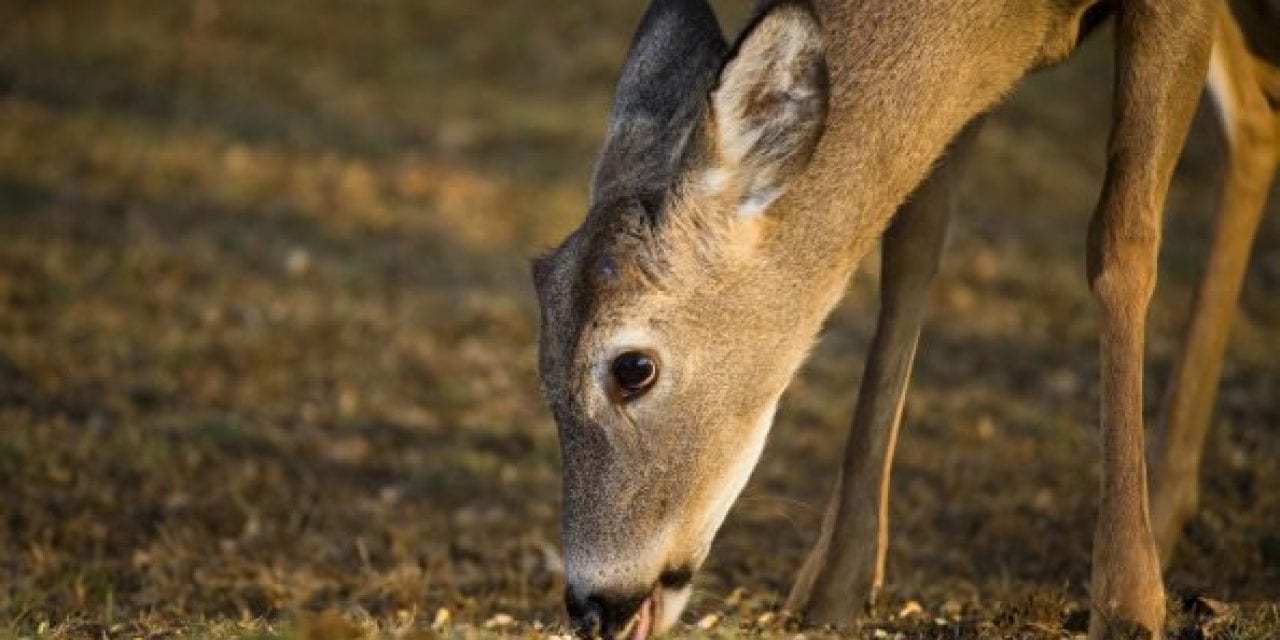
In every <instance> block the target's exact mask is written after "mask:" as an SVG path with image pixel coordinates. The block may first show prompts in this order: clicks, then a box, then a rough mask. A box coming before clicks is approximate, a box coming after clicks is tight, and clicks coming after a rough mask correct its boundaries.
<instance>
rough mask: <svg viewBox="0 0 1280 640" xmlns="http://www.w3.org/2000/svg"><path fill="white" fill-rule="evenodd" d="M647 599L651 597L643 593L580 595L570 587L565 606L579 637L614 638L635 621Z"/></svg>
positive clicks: (567, 591)
mask: <svg viewBox="0 0 1280 640" xmlns="http://www.w3.org/2000/svg"><path fill="white" fill-rule="evenodd" d="M646 597H648V594H647V593H644V592H640V591H637V592H635V593H629V594H625V595H616V594H604V593H595V594H580V593H577V592H575V591H574V589H573V587H569V588H566V589H565V591H564V606H565V610H566V611H567V612H568V613H569V618H570V619H571V620H572V621H573V626H574V627H576V628H577V630H578V635H579V636H581V637H583V638H605V639H612V638H613V637H614V636H616V635H617V634H619V633H621V632H622V630H623V629H625V628H626V626H627V623H629V622H631V618H633V617H635V615H636V612H637V611H639V610H640V605H642V604H644V600H645V598H646Z"/></svg>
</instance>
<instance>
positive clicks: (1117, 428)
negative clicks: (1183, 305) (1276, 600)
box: [1088, 0, 1213, 640]
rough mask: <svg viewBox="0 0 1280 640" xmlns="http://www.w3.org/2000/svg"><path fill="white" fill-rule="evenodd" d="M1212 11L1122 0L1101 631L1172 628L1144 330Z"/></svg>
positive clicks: (1109, 199) (1108, 293) (1096, 611)
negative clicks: (1147, 426) (1153, 473)
mask: <svg viewBox="0 0 1280 640" xmlns="http://www.w3.org/2000/svg"><path fill="white" fill-rule="evenodd" d="M1212 15H1213V14H1212V12H1211V10H1210V6H1209V5H1208V3H1207V2H1205V1H1204V0H1146V1H1141V0H1139V1H1132V0H1131V1H1129V2H1122V3H1120V6H1119V15H1118V21H1117V25H1116V82H1115V100H1116V102H1115V108H1114V113H1113V121H1112V130H1111V138H1110V140H1109V142H1108V163H1107V177H1106V182H1105V184H1104V185H1103V191H1102V198H1101V200H1100V202H1099V204H1098V209H1097V211H1096V213H1095V214H1094V216H1093V219H1092V221H1091V222H1090V225H1089V242H1088V277H1089V283H1090V287H1091V289H1092V290H1093V293H1094V296H1095V298H1096V299H1097V302H1098V306H1099V309H1100V312H1101V318H1100V323H1099V324H1100V327H1099V329H1100V352H1101V361H1102V362H1101V365H1102V366H1101V369H1102V394H1101V396H1102V406H1101V422H1102V427H1101V431H1102V495H1101V500H1100V503H1099V508H1098V522H1097V530H1096V531H1095V533H1094V541H1093V576H1092V584H1091V587H1090V599H1091V600H1092V606H1093V616H1092V619H1091V622H1090V626H1089V635H1090V637H1091V638H1093V639H1094V640H1100V639H1101V638H1111V637H1125V638H1127V637H1132V636H1133V635H1134V634H1135V633H1137V634H1138V635H1144V634H1150V636H1151V637H1157V638H1159V637H1162V634H1163V625H1164V614H1165V603H1164V586H1163V583H1162V582H1161V579H1160V559H1159V557H1158V555H1157V553H1156V546H1155V543H1154V540H1153V539H1152V535H1151V523H1150V517H1149V515H1148V507H1147V470H1146V464H1145V459H1144V458H1145V455H1144V451H1143V432H1142V430H1143V427H1142V424H1143V423H1142V409H1143V404H1142V368H1143V355H1144V353H1143V351H1144V332H1145V330H1146V316H1147V305H1148V302H1149V301H1150V299H1151V294H1152V291H1153V289H1154V287H1155V278H1156V254H1157V250H1158V245H1159V240H1160V227H1161V219H1160V218H1161V215H1162V211H1163V209H1164V199H1165V193H1166V191H1167V190H1168V186H1169V179H1170V177H1171V175H1172V172H1173V167H1174V163H1175V162H1176V160H1177V157H1178V154H1179V152H1180V151H1181V149H1182V144H1183V141H1184V140H1185V138H1186V133H1187V128H1188V125H1189V123H1190V119H1191V114H1192V112H1193V111H1194V109H1195V106H1196V98H1197V96H1198V94H1199V91H1200V87H1201V82H1202V79H1203V78H1204V74H1205V69H1206V66H1207V61H1208V53H1209V45H1210V33H1211V31H1210V27H1211V17H1212Z"/></svg>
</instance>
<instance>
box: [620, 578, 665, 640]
mask: <svg viewBox="0 0 1280 640" xmlns="http://www.w3.org/2000/svg"><path fill="white" fill-rule="evenodd" d="M662 591H663V589H662V586H661V585H658V586H656V587H654V588H653V591H651V592H650V593H649V597H647V598H645V599H644V602H642V603H640V609H639V610H638V611H636V614H635V616H633V617H632V618H631V622H628V623H627V626H626V627H625V628H623V630H622V633H620V634H618V637H619V638H626V640H648V639H649V637H650V636H652V635H653V634H654V633H656V632H657V631H658V629H657V628H656V627H657V626H658V623H659V622H661V620H662Z"/></svg>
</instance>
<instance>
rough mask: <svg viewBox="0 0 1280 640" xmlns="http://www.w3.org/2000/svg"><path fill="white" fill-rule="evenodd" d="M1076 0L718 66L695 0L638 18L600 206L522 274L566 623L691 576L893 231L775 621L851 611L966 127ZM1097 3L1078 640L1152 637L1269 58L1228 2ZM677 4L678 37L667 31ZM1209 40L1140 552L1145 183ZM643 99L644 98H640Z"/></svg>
mask: <svg viewBox="0 0 1280 640" xmlns="http://www.w3.org/2000/svg"><path fill="white" fill-rule="evenodd" d="M1092 4H1093V3H1092V2H1088V1H1073V0H1038V1H1018V2H990V1H986V0H959V1H957V2H947V3H937V2H926V1H925V0H893V1H881V2H835V1H831V2H816V3H813V5H812V6H811V5H810V4H809V3H807V2H783V3H776V4H774V5H770V6H769V7H768V8H767V10H765V11H762V12H761V14H760V15H761V17H760V18H758V19H757V20H756V21H754V22H753V25H752V27H750V28H749V29H748V30H747V32H746V34H745V36H744V38H743V40H742V41H741V42H740V43H739V44H738V46H737V47H735V49H734V50H733V52H732V53H730V54H729V57H728V61H727V63H725V64H724V65H723V68H721V67H720V66H719V65H710V64H707V61H708V60H712V59H715V58H716V57H717V56H719V55H721V54H722V53H723V51H724V50H725V48H724V46H723V43H722V42H720V41H719V40H718V28H717V29H713V28H712V27H711V26H709V24H708V23H707V22H706V13H705V5H703V4H702V3H701V2H700V1H697V2H695V1H694V0H657V1H656V2H655V3H654V6H653V7H651V9H650V13H649V14H648V15H647V16H646V19H645V21H644V22H643V23H642V26H641V31H640V33H638V34H637V45H635V46H634V47H633V54H632V58H631V60H629V62H628V68H627V70H624V74H623V80H622V82H621V83H620V87H619V105H620V106H619V107H615V113H614V122H613V123H612V124H611V127H610V136H609V139H608V140H607V141H606V144H605V151H604V152H603V154H602V157H601V162H600V165H599V167H598V169H597V174H596V188H595V189H594V190H593V202H592V210H591V212H590V213H589V214H588V216H587V220H586V222H585V223H584V224H583V226H582V227H581V228H580V229H579V230H577V231H576V232H574V234H573V235H571V236H570V237H569V238H568V239H567V240H566V241H565V243H564V244H562V245H561V246H560V247H559V248H557V250H556V251H554V252H553V253H552V254H550V255H549V256H548V257H547V258H544V259H543V260H541V261H540V262H539V263H538V265H537V266H536V268H535V272H536V280H537V284H538V290H539V296H540V300H541V302H542V308H543V323H542V327H543V328H542V338H541V372H542V376H543V381H544V385H545V387H546V392H547V396H548V399H549V401H550V403H551V406H552V410H553V412H554V413H555V415H556V419H557V422H558V424H559V426H560V431H561V439H562V447H563V452H564V457H565V519H564V536H565V547H566V560H567V564H568V580H569V583H570V590H571V591H570V594H569V596H568V597H569V603H570V608H571V612H574V613H575V615H576V616H578V617H579V618H580V619H592V620H594V621H595V623H596V624H599V623H600V621H601V620H603V621H604V623H603V624H602V625H599V626H595V627H591V629H589V630H593V631H602V632H604V633H606V634H608V633H613V632H614V631H616V630H618V629H620V628H622V626H623V625H624V623H625V622H626V620H627V619H628V618H629V617H630V615H631V613H632V612H634V610H635V608H636V607H637V606H638V603H639V602H640V601H641V600H642V599H643V598H644V597H646V595H647V594H649V593H650V592H651V591H653V592H654V593H659V592H662V589H657V590H655V589H656V588H655V585H656V584H658V583H659V580H660V578H662V577H663V576H664V575H667V576H670V575H674V574H675V573H681V572H685V573H687V571H689V570H692V569H695V568H696V567H697V566H698V565H699V564H700V563H701V561H702V559H703V558H704V557H705V554H706V551H707V546H708V545H709V543H710V539H711V536H712V535H713V534H714V532H715V529H716V528H717V527H718V526H719V524H720V520H721V519H722V518H723V515H724V514H723V511H724V508H727V502H726V499H730V500H731V499H732V497H733V496H734V495H736V492H737V491H738V490H739V489H740V488H741V482H742V481H744V480H745V475H744V470H749V469H750V466H751V465H752V464H754V461H755V455H756V454H757V453H758V451H759V445H760V444H761V442H762V440H763V438H764V432H765V431H767V429H768V421H769V418H770V417H771V411H772V407H773V405H774V403H775V402H776V401H777V398H778V397H779V395H780V394H781V393H782V390H783V389H784V388H785V386H786V385H787V383H788V381H789V380H790V378H791V377H792V375H793V373H794V371H795V370H796V368H797V367H798V366H799V365H800V363H801V361H802V360H803V358H804V356H805V354H806V352H807V349H808V346H809V344H810V343H811V342H812V340H813V338H814V336H815V335H816V333H817V331H818V329H819V327H820V325H821V323H822V321H823V319H824V318H825V316H826V314H827V313H828V312H829V310H830V309H831V307H832V306H833V305H834V304H835V302H836V301H837V300H838V298H839V296H840V295H841V293H842V292H843V289H844V287H845V284H846V282H847V280H848V278H849V275H850V274H851V273H852V271H853V270H854V268H855V267H856V265H857V264H858V262H859V261H860V260H861V258H862V257H863V256H864V255H865V254H866V252H867V251H868V249H869V248H870V246H871V243H872V242H874V241H875V240H876V239H878V238H880V237H881V236H882V235H884V236H885V255H884V260H885V269H884V278H885V284H884V293H883V298H882V304H883V308H882V310H881V317H880V321H879V327H878V329H877V334H876V340H875V342H874V344H873V346H872V352H871V354H870V359H869V361H868V364H867V375H866V376H864V383H863V388H862V391H861V393H860V396H859V401H858V408H857V412H856V415H855V420H854V429H853V437H852V438H851V440H850V443H849V446H848V449H847V451H846V456H845V460H844V465H843V470H842V474H841V481H840V482H839V483H838V484H837V490H836V492H835V494H834V495H833V497H832V501H831V506H830V508H829V510H828V517H827V519H826V521H825V523H824V527H823V532H822V534H821V536H820V538H819V541H818V544H817V546H816V547H815V549H814V552H813V553H812V554H811V556H810V558H809V560H808V561H807V562H806V564H805V567H804V568H803V569H802V571H801V574H800V576H799V578H798V580H797V583H796V588H795V590H794V591H793V593H792V597H791V600H790V606H791V607H793V609H794V610H795V611H797V612H798V613H800V614H802V615H803V616H804V617H805V618H806V619H807V620H809V621H810V622H830V623H843V622H848V621H849V620H850V619H851V617H852V616H854V615H856V611H857V608H856V607H853V606H851V605H854V604H855V603H858V602H862V601H865V600H866V599H867V598H869V597H870V596H871V595H873V593H874V590H875V588H877V587H878V585H879V583H880V581H881V579H882V576H883V557H884V556H883V554H884V547H885V545H886V543H887V523H886V522H885V516H884V514H885V510H884V503H885V500H886V498H887V487H888V477H889V470H890V465H891V462H892V449H893V442H894V441H895V439H896V431H897V428H898V423H899V421H900V414H901V403H902V398H903V396H904V394H905V390H906V380H907V378H908V376H909V372H910V368H911V362H912V359H913V356H914V352H915V345H916V341H917V338H918V335H919V329H920V324H921V321H922V317H923V309H924V303H925V299H926V298H927V291H928V287H929V283H930V281H931V279H932V275H933V273H934V272H935V271H936V268H937V262H938V254H939V252H940V251H941V246H942V241H941V239H942V237H943V236H944V235H945V223H946V218H947V212H948V211H949V208H950V203H951V200H952V198H951V194H952V192H953V189H952V185H953V184H954V181H955V176H956V175H957V174H958V173H959V172H958V170H957V168H958V166H959V165H960V164H961V163H962V158H963V153H964V151H965V148H966V147H967V146H968V140H969V139H970V138H971V137H972V135H971V133H970V134H965V135H960V133H961V131H962V130H964V129H965V128H966V127H968V131H970V132H972V131H976V129H977V126H978V125H977V123H976V119H977V118H978V116H979V115H980V114H981V113H982V112H983V111H985V110H987V109H988V108H990V107H991V106H992V105H994V104H995V103H997V102H998V101H999V100H1000V99H1001V97H1002V96H1003V95H1004V94H1005V93H1006V92H1007V91H1008V90H1009V89H1010V88H1011V87H1012V86H1014V84H1015V83H1016V82H1017V81H1018V80H1019V79H1020V78H1021V77H1022V76H1024V75H1025V74H1027V73H1028V72H1030V71H1032V70H1034V69H1036V68H1039V67H1042V66H1045V65H1049V64H1053V63H1056V62H1058V61H1060V60H1062V59H1064V58H1066V57H1068V55H1069V54H1070V52H1071V50H1072V48H1073V47H1074V46H1075V43H1076V42H1077V41H1078V40H1079V38H1080V35H1081V20H1082V18H1083V17H1084V16H1085V12H1086V10H1087V9H1089V8H1090V6H1091V5H1092ZM1114 11H1115V13H1116V16H1117V25H1116V47H1117V69H1116V79H1115V83H1116V84H1115V87H1116V104H1115V110H1114V114H1113V128H1112V135H1111V139H1110V142H1109V156H1108V171H1107V177H1106V181H1105V183H1104V186H1103V193H1102V197H1101V200H1100V202H1099V205H1098V208H1097V212H1096V214H1095V216H1094V219H1093V222H1092V224H1091V225H1090V233H1089V255H1088V271H1089V272H1088V278H1089V281H1090V283H1091V286H1092V288H1093V291H1094V293H1095V296H1096V298H1097V300H1098V303H1099V310H1100V313H1101V323H1100V327H1101V340H1100V347H1101V361H1102V408H1101V434H1102V442H1103V447H1102V449H1103V462H1104V476H1103V491H1102V496H1101V501H1100V511H1099V520H1098V528H1097V531H1096V534H1095V542H1094V559H1093V564H1094V569H1093V583H1092V587H1091V597H1092V600H1093V603H1094V607H1095V615H1094V617H1093V620H1094V622H1093V625H1092V627H1091V634H1090V635H1091V636H1092V637H1095V638H1098V637H1103V636H1106V635H1108V632H1109V629H1111V628H1112V627H1113V623H1114V626H1116V628H1128V627H1130V626H1132V624H1133V623H1136V624H1138V625H1140V626H1141V627H1144V628H1146V629H1148V630H1151V631H1152V632H1153V633H1155V634H1156V635H1159V633H1160V630H1161V627H1162V623H1163V618H1164V595H1163V589H1162V585H1161V581H1160V562H1159V556H1158V554H1157V542H1158V543H1159V548H1160V549H1163V550H1164V551H1165V553H1166V555H1167V552H1168V550H1169V549H1171V547H1172V541H1173V540H1176V537H1177V532H1178V529H1179V528H1180V526H1181V523H1182V521H1183V520H1184V519H1185V517H1186V516H1187V514H1188V512H1189V509H1190V508H1191V507H1193V506H1194V491H1195V489H1194V486H1195V481H1194V480H1195V478H1194V477H1195V469H1196V468H1197V466H1198V460H1199V450H1200V447H1201V444H1202V443H1203V432H1204V429H1205V425H1206V424H1207V421H1208V411H1209V408H1210V407H1211V406H1212V401H1213V393H1212V389H1213V387H1214V386H1215V385H1216V378H1217V371H1218V368H1220V363H1221V358H1222V350H1223V348H1224V344H1225V335H1226V327H1227V326H1228V325H1229V321H1230V315H1231V313H1230V308H1231V307H1232V306H1233V305H1234V301H1235V297H1236V295H1237V294H1238V290H1239V280H1240V278H1241V277H1242V272H1243V259H1244V256H1247V252H1248V247H1249V244H1250V243H1251V240H1252V235H1253V231H1254V228H1255V227H1256V218H1257V214H1258V212H1259V211H1260V210H1261V207H1262V202H1261V200H1262V198H1264V197H1265V192H1266V189H1265V187H1266V185H1267V184H1269V181H1270V178H1271V174H1272V173H1274V166H1275V164H1274V163H1275V156H1276V153H1277V148H1276V142H1275V139H1276V126H1277V125H1276V122H1277V121H1276V116H1275V113H1274V112H1273V110H1272V109H1273V107H1272V106H1271V105H1269V104H1267V102H1266V99H1265V95H1264V94H1263V93H1262V92H1263V91H1264V87H1265V84H1266V81H1265V77H1266V76H1267V74H1269V73H1271V68H1270V67H1268V66H1265V65H1264V64H1263V63H1261V62H1260V61H1259V60H1258V59H1256V58H1253V57H1250V55H1249V54H1248V52H1247V50H1246V48H1245V46H1244V40H1243V38H1242V36H1241V35H1240V33H1239V31H1238V29H1236V28H1234V23H1233V22H1232V21H1231V15H1230V14H1229V13H1227V12H1226V11H1225V9H1223V10H1219V9H1215V8H1214V5H1212V4H1210V3H1209V2H1207V1H1206V0H1132V1H1124V2H1116V3H1114ZM681 16H684V19H683V22H684V23H689V24H692V25H694V26H695V27H696V29H695V30H694V32H692V33H679V29H678V28H675V27H670V25H678V24H681V23H682V21H681V20H680V19H677V20H675V21H672V22H667V21H665V20H666V19H667V18H671V17H676V18H680V17H681ZM1215 21H1217V24H1218V27H1217V31H1216V33H1215V31H1214V29H1215V27H1214V24H1215ZM653 25H659V27H660V28H654V27H653ZM663 25H667V26H663ZM672 29H675V31H674V32H673V31H672ZM713 31H714V33H715V34H716V37H715V38H712V37H711V36H710V34H711V33H712V32H713ZM694 36H697V37H705V38H707V39H708V41H707V43H706V46H705V48H702V49H698V48H696V47H695V49H694V50H693V51H692V53H691V52H689V51H685V52H684V53H682V56H683V57H684V59H688V60H691V61H693V62H690V63H689V67H690V69H692V71H688V72H687V73H686V75H688V76H689V78H690V79H689V80H685V81H682V82H677V83H675V85H674V86H672V85H670V80H669V79H668V78H667V77H666V76H664V75H662V74H657V73H648V71H649V70H652V69H660V68H664V67H665V66H667V65H668V63H669V61H665V60H664V59H663V58H662V55H663V54H662V53H661V52H662V51H664V50H665V49H664V47H663V46H661V43H662V38H672V37H674V38H677V39H678V41H679V42H680V43H681V45H680V46H681V47H685V48H688V46H689V40H688V39H689V38H691V37H694ZM711 39H714V40H715V42H711V41H710V40H711ZM1211 43H1215V44H1214V45H1213V46H1214V47H1216V49H1215V56H1216V57H1215V60H1222V61H1223V62H1222V64H1224V65H1225V66H1224V68H1225V69H1226V70H1227V72H1228V74H1229V75H1230V78H1231V83H1230V87H1231V89H1230V90H1231V91H1233V92H1234V93H1233V94H1232V97H1231V99H1232V102H1231V103H1230V104H1231V105H1234V106H1237V107H1238V108H1236V109H1234V110H1230V109H1229V110H1227V111H1229V113H1227V118H1226V119H1227V122H1226V125H1227V128H1228V131H1229V132H1231V133H1232V137H1231V140H1232V157H1231V172H1230V174H1229V187H1230V188H1229V189H1228V195H1227V196H1226V201H1225V202H1224V205H1223V209H1224V214H1223V218H1222V220H1223V222H1222V223H1221V226H1220V230H1219V237H1218V240H1217V241H1216V243H1215V248H1214V251H1213V255H1212V256H1211V257H1210V261H1209V267H1208V269H1207V271H1206V276H1205V284H1203V285H1202V287H1201V292H1200V294H1199V295H1200V298H1201V299H1202V302H1203V304H1202V305H1200V306H1199V307H1198V310H1197V314H1196V316H1195V318H1194V319H1193V321H1192V327H1191V329H1190V336H1189V339H1188V344H1189V345H1190V346H1189V348H1188V349H1187V350H1186V355H1184V362H1183V364H1182V365H1181V366H1180V369H1179V371H1180V374H1179V376H1180V377H1178V379H1177V382H1176V384H1175V385H1174V387H1173V389H1172V390H1171V392H1170V396H1169V397H1170V400H1169V402H1168V403H1167V406H1168V407H1169V408H1168V409H1167V410H1166V415H1165V419H1164V422H1165V423H1166V429H1167V434H1166V435H1165V436H1163V438H1162V440H1161V443H1162V446H1161V447H1160V448H1158V449H1157V451H1156V454H1155V457H1154V460H1156V463H1157V464H1156V468H1157V474H1156V477H1157V482H1156V485H1155V487H1156V494H1155V495H1156V498H1155V500H1154V503H1155V505H1156V509H1155V522H1156V524H1157V527H1156V534H1157V535H1158V538H1155V537H1153V534H1152V524H1151V518H1150V517H1149V515H1148V506H1147V486H1146V469H1145V463H1144V444H1143V428H1142V396H1141V393H1142V368H1143V367H1142V363H1143V350H1144V349H1143V338H1144V321H1145V315H1146V305H1147V302H1148V300H1149V299H1150V296H1151V292H1152V289H1153V288H1154V286H1155V259H1156V252H1157V247H1158V241H1159V237H1160V216H1161V212H1162V209H1163V201H1164V196H1165V192H1166V190H1167V188H1168V183H1169V180H1170V177H1171V174H1172V169H1173V165H1174V162H1175V161H1176V159H1177V155H1178V153H1179V152H1180V150H1181V147H1182V143H1183V139H1184V137H1185V135H1186V131H1187V127H1188V123H1189V120H1190V116H1191V114H1192V112H1193V110H1194V108H1195V104H1196V97H1197V95H1198V94H1199V92H1200V89H1201V87H1202V86H1203V83H1204V78H1205V72H1206V68H1207V65H1208V61H1209V52H1210V45H1211ZM672 46H675V45H672ZM637 52H640V53H639V54H637ZM655 52H656V53H655ZM637 55H640V56H641V57H640V58H639V59H637V57H636V56H637ZM646 56H649V57H646ZM652 56H657V57H652ZM699 64H701V65H702V66H701V67H699V66H698V65H699ZM646 74H647V75H646ZM668 75H669V74H668ZM828 78H829V80H828ZM634 86H641V87H645V90H646V92H647V96H646V99H647V100H648V102H647V103H646V102H645V101H643V100H637V99H635V95H634V89H628V87H634ZM628 91H631V92H632V93H628ZM673 105H674V106H673ZM624 107H625V108H624ZM637 132H639V133H637ZM948 145H951V150H950V151H949V152H948V155H947V156H946V159H945V160H944V161H943V162H942V163H941V164H939V157H940V156H943V154H944V150H946V149H947V147H948ZM913 193H914V196H913V195H912V194H913ZM904 203H905V206H904ZM895 212H899V213H898V217H897V218H896V219H895V217H894V214H895ZM895 220H896V221H895ZM891 221H894V222H893V225H892V227H890V223H891ZM886 229H888V233H887V234H885V232H886ZM631 349H645V350H650V351H652V352H654V353H656V354H657V356H658V360H659V362H660V365H661V366H660V369H659V371H660V374H659V377H658V379H657V383H656V385H655V386H654V388H653V389H652V390H651V391H649V392H648V393H647V394H645V395H643V396H641V397H639V398H638V399H636V400H633V401H629V402H621V401H619V400H618V399H617V398H610V397H609V396H607V395H606V394H604V393H603V392H602V391H601V389H602V388H603V387H604V386H605V384H604V383H605V382H606V380H605V378H606V377H607V376H608V375H609V362H610V361H611V358H613V357H615V356H616V355H618V354H619V353H621V352H625V351H627V350H631ZM1206 389H1207V391H1206ZM1188 495H1190V496H1191V497H1190V498H1188ZM673 572H674V573H673ZM668 582H670V581H668V580H666V579H665V578H663V583H664V584H666V583H668ZM668 586H670V585H668ZM591 616H595V618H591Z"/></svg>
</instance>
